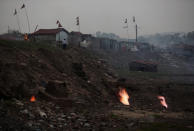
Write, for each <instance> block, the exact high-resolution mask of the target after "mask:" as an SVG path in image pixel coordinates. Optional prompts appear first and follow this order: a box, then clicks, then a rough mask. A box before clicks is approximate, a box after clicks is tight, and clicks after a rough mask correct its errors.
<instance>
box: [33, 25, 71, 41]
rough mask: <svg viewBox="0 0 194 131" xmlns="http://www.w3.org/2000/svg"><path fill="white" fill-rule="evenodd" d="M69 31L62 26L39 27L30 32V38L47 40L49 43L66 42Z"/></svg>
mask: <svg viewBox="0 0 194 131" xmlns="http://www.w3.org/2000/svg"><path fill="white" fill-rule="evenodd" d="M68 37H69V32H68V31H67V30H65V29H64V28H57V29H39V30H38V31H36V32H34V33H32V34H31V39H33V40H35V41H47V42H49V43H62V42H65V43H66V44H68V43H69V42H68V39H69V38H68Z"/></svg>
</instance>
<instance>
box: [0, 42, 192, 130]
mask: <svg viewBox="0 0 194 131" xmlns="http://www.w3.org/2000/svg"><path fill="white" fill-rule="evenodd" d="M0 78H1V79H0V99H1V101H0V130H18V131H19V130H32V131H47V130H83V131H85V130H115V131H122V130H138V131H142V130H146V131H147V130H153V131H155V130H193V128H194V127H193V123H194V105H193V101H194V96H193V93H194V88H193V84H190V83H189V84H187V83H179V82H177V83H176V82H172V81H169V80H168V79H160V78H158V77H156V78H150V77H147V76H146V75H145V76H141V77H138V76H135V77H126V78H119V77H118V75H117V74H116V73H115V71H114V70H113V69H112V67H111V65H109V64H108V63H107V62H106V60H104V59H102V58H101V56H99V55H97V54H95V53H93V52H92V51H89V50H87V49H83V48H79V47H68V48H67V49H65V50H62V49H60V48H57V47H54V46H51V45H47V44H41V43H25V42H24V43H23V42H15V41H0ZM119 87H123V88H126V90H127V92H128V94H129V96H130V99H129V101H130V106H125V105H122V104H121V103H120V102H119V100H118V97H117V93H118V89H119ZM158 95H162V96H164V97H165V98H166V101H167V104H168V108H167V109H166V108H164V107H162V106H161V105H160V102H159V100H158V99H157V96H158ZM31 96H35V98H36V101H35V102H30V98H31Z"/></svg>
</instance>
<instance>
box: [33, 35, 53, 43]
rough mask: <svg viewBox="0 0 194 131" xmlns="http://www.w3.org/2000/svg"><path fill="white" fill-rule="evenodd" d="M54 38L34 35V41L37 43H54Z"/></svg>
mask: <svg viewBox="0 0 194 131" xmlns="http://www.w3.org/2000/svg"><path fill="white" fill-rule="evenodd" d="M55 38H56V36H55V35H36V36H35V39H36V40H37V41H50V42H54V41H55Z"/></svg>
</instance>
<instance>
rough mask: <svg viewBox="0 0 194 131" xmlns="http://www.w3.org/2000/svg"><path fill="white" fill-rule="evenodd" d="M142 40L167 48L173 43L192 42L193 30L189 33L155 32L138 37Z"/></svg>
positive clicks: (193, 39) (193, 40) (193, 41)
mask: <svg viewBox="0 0 194 131" xmlns="http://www.w3.org/2000/svg"><path fill="white" fill-rule="evenodd" d="M139 40H140V41H142V42H147V43H150V44H152V45H154V46H156V47H159V48H167V47H170V46H172V45H174V44H194V32H189V33H161V34H159V33H157V34H154V35H147V36H141V37H139Z"/></svg>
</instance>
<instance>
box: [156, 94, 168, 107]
mask: <svg viewBox="0 0 194 131" xmlns="http://www.w3.org/2000/svg"><path fill="white" fill-rule="evenodd" d="M158 99H159V100H160V104H161V105H162V106H163V107H165V108H168V105H167V103H166V100H165V98H164V96H158Z"/></svg>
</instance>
